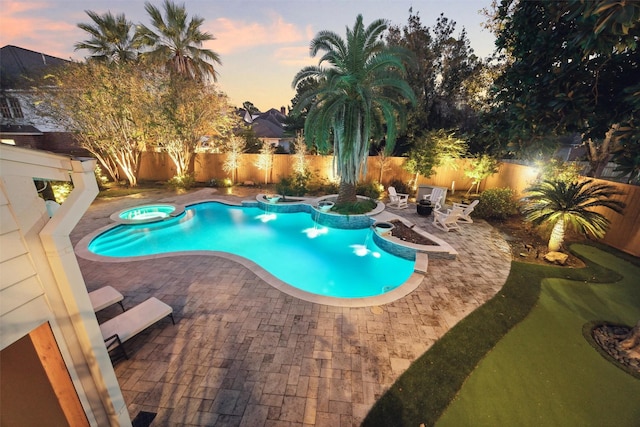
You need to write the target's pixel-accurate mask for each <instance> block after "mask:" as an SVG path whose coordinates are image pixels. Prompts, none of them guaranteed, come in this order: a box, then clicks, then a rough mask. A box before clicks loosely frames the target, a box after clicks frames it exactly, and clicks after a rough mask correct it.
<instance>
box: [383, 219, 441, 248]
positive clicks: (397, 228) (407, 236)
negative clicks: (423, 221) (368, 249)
mask: <svg viewBox="0 0 640 427" xmlns="http://www.w3.org/2000/svg"><path fill="white" fill-rule="evenodd" d="M390 222H391V223H392V224H393V226H394V228H393V230H391V235H392V236H393V237H395V238H398V239H400V240H403V241H405V242H409V243H415V244H417V245H435V243H434V242H432V241H431V240H429V239H427V238H426V237H424V236H423V235H422V234H418V233H416V232H415V231H414V230H413V227H407V226H406V225H405V224H404V223H403V222H402V221H398V220H393V221H390Z"/></svg>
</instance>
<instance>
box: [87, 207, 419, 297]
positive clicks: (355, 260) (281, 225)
mask: <svg viewBox="0 0 640 427" xmlns="http://www.w3.org/2000/svg"><path fill="white" fill-rule="evenodd" d="M372 233H373V231H372V230H371V229H370V228H366V229H357V230H343V229H334V228H326V227H322V226H320V225H318V224H317V223H315V222H314V221H313V220H312V215H311V214H309V213H304V212H301V213H285V214H283V213H278V214H274V213H269V212H265V211H264V210H262V209H260V208H257V207H236V206H229V205H225V204H222V203H218V202H207V203H201V204H197V205H193V206H190V207H188V208H187V209H186V210H185V213H184V214H183V215H181V216H180V217H177V218H171V219H167V220H165V221H162V222H158V223H150V224H144V225H142V224H139V225H138V224H136V225H129V224H126V225H119V226H116V227H115V228H113V229H111V230H109V231H106V232H105V233H102V234H101V235H99V236H98V237H96V238H95V239H94V240H93V241H92V242H91V243H90V244H89V250H90V251H91V252H93V253H95V254H97V255H102V256H107V257H136V256H145V255H154V254H161V253H169V252H183V251H202V250H208V251H222V252H228V253H232V254H235V255H239V256H241V257H244V258H247V259H249V260H251V261H253V262H255V263H256V264H258V265H260V266H261V267H262V268H264V269H265V270H267V271H268V272H269V273H271V274H272V275H273V276H275V277H277V278H278V279H280V280H282V281H284V282H286V283H288V284H289V285H291V286H295V287H297V288H299V289H302V290H304V291H307V292H311V293H314V294H318V295H327V296H333V297H341V298H357V297H369V296H375V295H380V294H383V293H385V292H388V291H390V290H392V289H394V288H396V287H398V286H399V285H401V284H403V283H404V282H405V281H406V280H407V279H408V278H409V276H410V275H411V274H412V273H413V269H414V261H410V260H407V259H404V258H400V257H398V256H395V255H392V254H390V253H388V252H385V251H384V250H382V249H380V248H379V247H378V246H377V245H376V244H375V243H374V242H373V238H372Z"/></svg>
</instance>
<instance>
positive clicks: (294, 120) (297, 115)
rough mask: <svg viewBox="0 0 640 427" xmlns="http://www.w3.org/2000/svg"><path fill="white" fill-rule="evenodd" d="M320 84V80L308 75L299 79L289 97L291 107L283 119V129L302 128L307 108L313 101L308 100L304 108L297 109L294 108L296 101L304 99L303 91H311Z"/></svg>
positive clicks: (300, 129) (298, 129)
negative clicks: (290, 97) (301, 79)
mask: <svg viewBox="0 0 640 427" xmlns="http://www.w3.org/2000/svg"><path fill="white" fill-rule="evenodd" d="M319 85H320V81H319V80H318V79H315V78H312V77H309V78H307V79H305V80H303V81H301V82H300V83H299V84H298V85H297V86H296V88H295V89H296V94H295V96H294V97H293V98H292V99H291V106H292V109H291V110H289V114H288V115H287V117H286V118H285V120H284V126H285V129H286V130H287V131H289V132H301V131H302V130H303V129H304V122H305V120H306V118H307V114H309V108H311V105H313V104H314V102H313V101H311V102H308V103H307V105H306V106H305V107H304V108H301V109H300V110H299V111H298V109H297V108H296V106H297V105H298V103H299V102H300V101H301V100H302V99H304V96H303V95H304V93H305V92H311V91H316V90H318V87H319Z"/></svg>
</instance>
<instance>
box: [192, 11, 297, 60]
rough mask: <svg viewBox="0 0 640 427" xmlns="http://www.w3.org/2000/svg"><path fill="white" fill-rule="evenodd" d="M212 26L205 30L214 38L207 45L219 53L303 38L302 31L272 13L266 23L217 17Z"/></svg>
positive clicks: (228, 52) (285, 42)
mask: <svg viewBox="0 0 640 427" xmlns="http://www.w3.org/2000/svg"><path fill="white" fill-rule="evenodd" d="M205 25H206V24H205ZM212 27H213V28H207V31H209V32H210V33H212V34H213V36H214V37H215V38H216V40H215V41H213V42H210V43H209V44H208V45H207V47H208V48H210V49H212V50H214V51H215V52H218V53H220V54H230V53H236V52H238V51H242V50H246V49H250V48H252V47H256V46H263V45H274V44H287V43H296V42H299V41H300V40H304V38H305V33H304V31H302V30H301V29H299V28H298V27H297V26H296V25H295V24H292V23H290V22H286V21H285V20H284V19H283V18H282V17H281V16H279V15H277V14H272V15H271V16H270V19H269V22H268V23H267V24H262V23H259V22H247V21H234V20H231V19H228V18H218V19H216V20H215V21H214V23H213V24H212Z"/></svg>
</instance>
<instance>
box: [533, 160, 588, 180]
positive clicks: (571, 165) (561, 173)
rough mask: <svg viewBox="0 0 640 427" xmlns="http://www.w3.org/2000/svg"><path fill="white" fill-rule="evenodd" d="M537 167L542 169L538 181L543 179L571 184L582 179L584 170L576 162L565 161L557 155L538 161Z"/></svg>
mask: <svg viewBox="0 0 640 427" xmlns="http://www.w3.org/2000/svg"><path fill="white" fill-rule="evenodd" d="M537 167H538V169H539V170H540V172H539V173H538V176H537V177H536V182H537V183H541V182H543V181H563V182H566V183H567V184H571V183H572V182H574V181H578V180H579V179H580V175H581V172H582V167H580V165H578V164H577V163H576V162H565V161H563V160H561V159H558V158H555V157H554V158H552V159H547V160H545V161H540V162H537Z"/></svg>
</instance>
